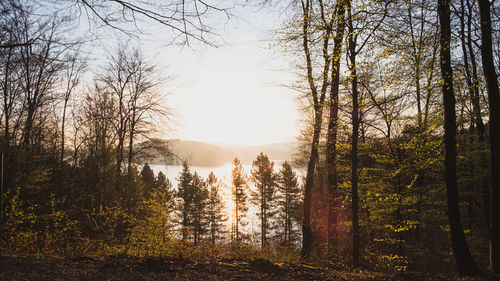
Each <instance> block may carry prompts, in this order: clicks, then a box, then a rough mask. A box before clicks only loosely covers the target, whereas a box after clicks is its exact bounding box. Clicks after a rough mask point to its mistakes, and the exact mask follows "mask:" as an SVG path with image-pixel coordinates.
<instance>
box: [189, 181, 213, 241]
mask: <svg viewBox="0 0 500 281" xmlns="http://www.w3.org/2000/svg"><path fill="white" fill-rule="evenodd" d="M192 184H193V188H192V192H193V211H192V217H193V225H192V229H193V240H194V245H195V246H196V245H198V244H199V243H200V240H201V238H202V237H203V235H204V234H205V233H206V232H207V225H208V224H209V220H208V217H207V204H208V189H207V186H206V184H205V181H204V180H203V178H202V177H200V175H198V173H196V172H195V173H194V175H193V182H192Z"/></svg>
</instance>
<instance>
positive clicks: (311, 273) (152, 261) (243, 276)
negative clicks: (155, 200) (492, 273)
mask: <svg viewBox="0 0 500 281" xmlns="http://www.w3.org/2000/svg"><path fill="white" fill-rule="evenodd" d="M0 280H2V281H3V280H5V281H7V280H119V281H124V280H206V281H209V280H224V281H228V280H254V281H258V280H415V281H416V280H464V281H465V280H467V281H469V280H470V281H472V280H474V281H476V280H494V278H492V277H489V278H460V277H458V276H440V275H426V274H421V273H404V274H396V275H394V274H383V273H374V272H366V271H361V272H352V271H335V270H329V269H327V268H318V267H314V266H309V265H303V264H273V263H271V262H269V261H266V260H253V261H249V262H247V261H242V260H229V259H226V260H218V261H211V262H197V261H194V260H190V259H183V258H166V257H161V258H160V257H149V258H136V257H127V256H110V257H102V258H93V257H79V258H73V259H69V258H49V257H43V258H32V257H0Z"/></svg>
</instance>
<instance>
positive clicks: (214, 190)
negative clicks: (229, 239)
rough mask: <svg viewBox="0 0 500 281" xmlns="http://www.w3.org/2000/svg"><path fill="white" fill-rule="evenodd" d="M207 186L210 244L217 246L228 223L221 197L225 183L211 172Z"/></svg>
mask: <svg viewBox="0 0 500 281" xmlns="http://www.w3.org/2000/svg"><path fill="white" fill-rule="evenodd" d="M206 184H207V189H208V205H207V217H208V224H209V229H210V242H211V243H212V245H215V241H216V239H217V238H218V237H220V236H221V234H222V233H223V224H224V222H225V221H227V215H226V214H225V206H224V202H223V201H222V196H221V187H222V184H223V183H222V182H219V181H218V179H217V177H216V176H215V174H214V173H213V172H210V174H209V175H208V178H207V180H206Z"/></svg>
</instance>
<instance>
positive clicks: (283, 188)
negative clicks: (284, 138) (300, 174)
mask: <svg viewBox="0 0 500 281" xmlns="http://www.w3.org/2000/svg"><path fill="white" fill-rule="evenodd" d="M278 180H279V185H278V189H279V191H280V192H279V193H278V195H277V204H278V212H279V217H280V220H282V222H283V226H284V229H283V236H284V237H283V238H284V243H285V244H286V245H287V246H289V245H290V243H291V241H292V240H293V236H294V235H293V234H294V231H293V222H294V221H297V220H298V216H297V213H298V212H297V210H299V208H300V206H301V196H300V188H299V184H298V182H297V175H296V174H295V172H294V171H293V170H292V167H291V166H290V164H288V162H284V163H283V165H282V167H281V169H280V171H279V174H278Z"/></svg>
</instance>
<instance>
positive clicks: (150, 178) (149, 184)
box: [141, 163, 155, 198]
mask: <svg viewBox="0 0 500 281" xmlns="http://www.w3.org/2000/svg"><path fill="white" fill-rule="evenodd" d="M141 178H142V182H143V183H144V197H145V198H149V196H150V195H151V192H152V189H153V187H154V184H155V173H154V172H153V170H151V168H150V167H149V165H148V163H146V164H145V165H144V167H142V170H141Z"/></svg>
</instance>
